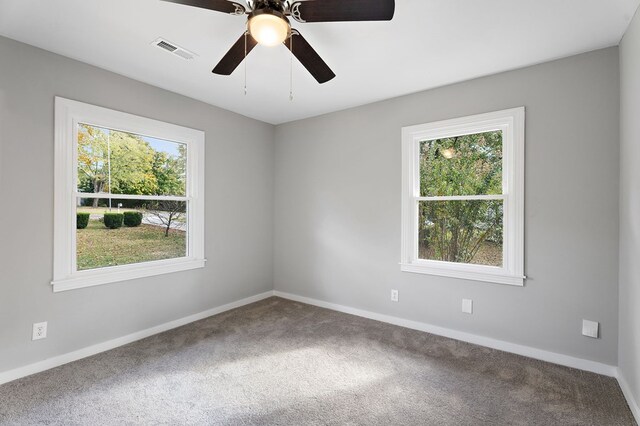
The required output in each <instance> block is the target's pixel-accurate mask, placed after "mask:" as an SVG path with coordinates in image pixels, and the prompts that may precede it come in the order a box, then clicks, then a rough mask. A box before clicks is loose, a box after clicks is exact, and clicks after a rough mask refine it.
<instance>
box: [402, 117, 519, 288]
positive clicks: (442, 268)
mask: <svg viewBox="0 0 640 426" xmlns="http://www.w3.org/2000/svg"><path fill="white" fill-rule="evenodd" d="M495 130H501V131H502V138H503V139H502V156H503V157H502V158H503V160H502V162H503V165H502V166H503V174H502V195H478V196H460V197H421V196H420V164H419V156H420V146H419V144H420V142H421V141H426V140H434V139H441V138H448V137H455V136H463V135H469V134H476V133H482V132H489V131H495ZM524 139H525V109H524V107H520V108H513V109H508V110H504V111H496V112H491V113H487V114H479V115H473V116H469V117H462V118H456V119H452V120H445V121H438V122H434V123H428V124H420V125H416V126H409V127H403V128H402V249H401V261H400V268H401V270H402V271H405V272H414V273H420V274H431V275H439V276H445V277H454V278H462V279H468V280H476V281H486V282H493V283H499V284H510V285H516V286H523V285H524V280H525V279H526V277H525V276H524ZM439 199H440V200H503V201H504V218H503V220H504V237H503V266H502V267H496V266H488V265H473V264H468V263H455V262H446V261H438V260H425V259H420V258H419V257H418V204H419V201H435V200H439Z"/></svg>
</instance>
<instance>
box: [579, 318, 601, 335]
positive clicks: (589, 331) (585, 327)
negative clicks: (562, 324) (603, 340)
mask: <svg viewBox="0 0 640 426" xmlns="http://www.w3.org/2000/svg"><path fill="white" fill-rule="evenodd" d="M599 326H600V324H598V323H597V322H595V321H589V320H582V335H583V336H587V337H593V338H594V339H597V338H598V329H599V328H600V327H599Z"/></svg>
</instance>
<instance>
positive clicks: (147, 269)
mask: <svg viewBox="0 0 640 426" xmlns="http://www.w3.org/2000/svg"><path fill="white" fill-rule="evenodd" d="M205 262H206V259H190V258H183V259H169V260H158V261H154V262H146V263H138V264H133V265H122V266H112V267H106V268H100V269H91V270H87V271H79V272H76V273H75V274H73V275H72V276H70V277H66V278H62V279H58V280H54V281H52V282H51V285H53V291H54V292H60V291H67V290H75V289H78V288H85V287H93V286H96V285H102V284H109V283H114V282H119V281H127V280H133V279H136V278H144V277H151V276H154V275H161V274H168V273H171V272H180V271H187V270H190V269H197V268H203V267H204V265H205Z"/></svg>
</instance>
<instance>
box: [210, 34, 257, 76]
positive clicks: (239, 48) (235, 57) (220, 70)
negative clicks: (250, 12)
mask: <svg viewBox="0 0 640 426" xmlns="http://www.w3.org/2000/svg"><path fill="white" fill-rule="evenodd" d="M246 37H247V41H246V43H247V51H246V54H247V55H248V54H249V52H251V51H252V50H253V48H254V47H256V45H257V44H258V42H257V41H255V40H254V39H253V37H251V36H250V35H249V34H247V35H246ZM244 49H245V35H244V34H243V35H242V36H240V38H239V39H238V41H236V42H235V43H234V45H233V46H231V49H229V51H228V52H227V54H226V55H224V57H223V58H222V59H221V60H220V62H218V65H216V67H215V68H214V69H213V71H211V72H213V73H214V74H220V75H230V74H231V73H232V72H233V71H234V70H235V69H236V68H238V65H240V64H241V63H242V61H243V60H244V57H245V50H244Z"/></svg>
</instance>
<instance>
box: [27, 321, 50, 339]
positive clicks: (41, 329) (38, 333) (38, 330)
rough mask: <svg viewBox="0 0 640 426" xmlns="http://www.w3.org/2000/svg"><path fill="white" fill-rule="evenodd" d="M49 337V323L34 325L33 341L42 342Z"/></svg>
mask: <svg viewBox="0 0 640 426" xmlns="http://www.w3.org/2000/svg"><path fill="white" fill-rule="evenodd" d="M46 337H47V322H46V321H45V322H37V323H35V324H33V335H32V336H31V340H40V339H45V338H46Z"/></svg>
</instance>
